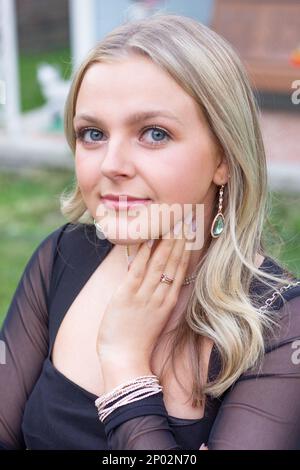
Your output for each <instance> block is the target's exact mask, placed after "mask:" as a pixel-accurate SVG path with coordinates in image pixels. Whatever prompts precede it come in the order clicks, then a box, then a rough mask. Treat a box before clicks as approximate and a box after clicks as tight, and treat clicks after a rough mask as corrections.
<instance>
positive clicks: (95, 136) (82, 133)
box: [76, 127, 102, 144]
mask: <svg viewBox="0 0 300 470" xmlns="http://www.w3.org/2000/svg"><path fill="white" fill-rule="evenodd" d="M101 134H102V132H101V131H99V130H98V129H94V128H92V127H85V128H83V129H79V131H78V132H77V133H76V138H77V139H79V140H81V141H82V142H85V143H88V144H92V143H95V142H99V141H100V139H99V137H101Z"/></svg>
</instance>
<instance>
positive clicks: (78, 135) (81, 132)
mask: <svg viewBox="0 0 300 470" xmlns="http://www.w3.org/2000/svg"><path fill="white" fill-rule="evenodd" d="M150 129H158V130H159V131H162V132H164V133H165V134H166V137H167V141H168V140H170V139H171V136H170V134H169V133H168V132H167V131H166V130H165V129H163V128H162V127H159V126H157V125H155V124H154V125H152V126H148V127H144V128H143V129H142V130H141V132H142V134H144V133H145V132H146V131H147V130H150ZM87 131H100V132H101V133H102V131H101V129H97V128H96V127H81V128H79V129H78V130H76V131H75V139H76V140H77V139H78V140H79V141H80V142H83V143H84V144H85V145H95V144H98V143H99V142H101V141H94V142H86V141H85V140H84V134H85V132H87ZM103 134H104V133H103ZM161 143H164V142H162V141H158V142H150V143H149V145H152V146H157V145H160V144H161Z"/></svg>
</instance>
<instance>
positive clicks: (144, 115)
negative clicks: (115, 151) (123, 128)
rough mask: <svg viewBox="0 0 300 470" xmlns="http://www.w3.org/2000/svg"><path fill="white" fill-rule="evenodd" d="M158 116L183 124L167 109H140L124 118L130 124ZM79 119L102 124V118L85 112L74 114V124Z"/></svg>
mask: <svg viewBox="0 0 300 470" xmlns="http://www.w3.org/2000/svg"><path fill="white" fill-rule="evenodd" d="M159 116H160V117H166V118H169V119H172V120H174V121H176V122H178V124H180V125H182V126H183V122H182V121H180V119H178V117H176V116H175V115H174V114H172V113H170V112H168V111H164V110H153V111H140V112H137V113H134V114H132V115H131V116H128V117H127V118H126V119H125V124H128V125H132V124H136V123H138V122H140V121H146V120H147V119H153V118H155V117H159ZM79 119H84V120H85V121H88V122H91V123H99V124H102V119H100V118H97V117H95V116H90V115H88V114H85V113H82V114H77V115H75V117H74V124H75V122H76V121H78V120H79Z"/></svg>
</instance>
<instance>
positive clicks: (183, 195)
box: [74, 56, 227, 244]
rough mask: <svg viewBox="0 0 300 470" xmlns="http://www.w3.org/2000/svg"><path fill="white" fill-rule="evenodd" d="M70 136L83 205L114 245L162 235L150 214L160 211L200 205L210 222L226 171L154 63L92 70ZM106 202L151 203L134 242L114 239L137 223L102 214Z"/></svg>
mask: <svg viewBox="0 0 300 470" xmlns="http://www.w3.org/2000/svg"><path fill="white" fill-rule="evenodd" d="M143 113H148V116H142V114H143ZM150 114H151V116H150ZM154 126H155V127H157V128H156V129H155V128H154ZM74 128H75V132H76V135H77V139H76V152H75V166H76V175H77V180H78V184H79V187H80V190H81V193H82V197H83V199H84V202H85V204H86V206H87V208H88V210H89V212H90V214H91V215H92V217H94V218H95V219H96V220H97V221H99V223H100V225H101V226H102V227H104V224H103V223H102V222H103V221H104V220H105V226H106V227H105V230H104V232H105V234H106V236H107V238H108V239H110V240H111V241H112V242H113V243H121V244H123V243H129V244H130V243H138V241H137V240H138V239H139V240H140V239H141V238H158V237H159V236H160V235H162V234H163V233H165V232H166V231H167V226H166V225H164V221H163V220H162V221H161V222H159V219H158V221H157V220H156V222H155V220H154V217H153V214H154V212H151V217H152V218H151V217H150V209H151V210H152V208H153V209H155V210H156V211H159V208H161V207H162V206H161V205H162V204H164V207H171V205H172V204H176V203H177V204H179V205H180V207H183V205H184V204H194V203H200V204H204V210H205V218H206V219H207V218H210V217H211V215H212V212H211V211H212V210H215V209H214V208H213V202H214V200H215V194H216V185H221V184H224V183H225V182H226V181H227V166H226V163H225V161H223V160H222V158H221V156H220V155H219V154H218V152H217V147H216V145H215V143H214V140H213V138H212V135H211V133H210V130H209V127H208V125H207V123H206V121H205V119H204V117H203V116H202V114H201V113H200V111H199V108H198V106H197V104H196V102H195V101H194V100H193V99H192V98H191V96H190V95H188V94H187V93H186V92H185V91H184V90H183V89H182V88H181V87H180V86H179V85H178V84H177V83H176V82H175V81H174V80H173V79H172V77H170V76H169V75H168V74H167V73H166V72H164V71H163V70H162V69H161V68H160V67H159V66H157V65H156V64H154V63H153V62H152V61H151V60H149V59H147V58H143V57H139V56H132V57H129V58H128V59H127V58H126V59H123V60H120V61H119V62H116V63H110V64H108V63H97V64H93V65H92V66H91V67H90V68H89V69H88V71H87V72H86V74H85V76H84V78H83V81H82V84H81V87H80V90H79V94H78V98H77V103H76V114H75V118H74ZM105 194H114V195H119V194H126V195H131V196H135V197H137V198H145V199H151V204H149V205H145V206H140V211H141V212H140V217H141V218H140V219H139V220H140V221H141V224H140V226H139V230H140V237H139V238H138V237H137V235H134V236H133V237H132V230H131V232H130V233H129V232H128V231H126V235H125V236H124V232H123V235H122V236H119V235H116V234H115V233H114V232H113V229H115V228H116V227H118V228H119V230H122V226H123V228H124V227H125V224H126V223H127V224H128V223H130V221H132V220H135V221H136V218H134V217H133V216H128V213H127V211H126V210H125V211H124V210H121V211H119V212H115V210H114V209H112V208H109V207H107V206H106V205H105V204H104V203H103V201H101V197H102V196H103V195H105ZM193 207H195V206H194V205H193ZM104 212H105V217H103V214H104ZM156 213H157V212H156ZM100 216H101V217H100ZM180 218H181V217H180V216H178V215H177V216H175V217H174V222H175V223H176V221H177V219H178V220H179V219H180ZM150 220H151V221H150ZM149 223H150V224H151V233H150V230H149ZM172 225H173V224H172ZM172 225H171V226H172ZM135 226H136V224H135ZM127 227H128V225H127ZM132 227H133V226H131V228H132ZM169 228H170V227H169ZM119 233H120V232H119ZM140 242H141V240H140V241H139V243H140Z"/></svg>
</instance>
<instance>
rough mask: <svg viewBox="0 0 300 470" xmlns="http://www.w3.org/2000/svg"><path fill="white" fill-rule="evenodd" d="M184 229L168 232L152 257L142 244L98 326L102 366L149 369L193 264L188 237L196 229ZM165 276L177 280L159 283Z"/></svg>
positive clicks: (148, 249) (189, 226)
mask: <svg viewBox="0 0 300 470" xmlns="http://www.w3.org/2000/svg"><path fill="white" fill-rule="evenodd" d="M184 227H185V229H184V230H180V234H179V235H174V234H171V233H169V237H168V238H164V239H162V240H159V242H158V245H157V247H156V249H155V250H154V253H153V255H152V256H151V257H150V253H151V248H150V247H149V245H148V243H147V242H145V243H142V244H141V245H140V247H139V250H138V252H137V254H136V256H135V258H134V260H133V261H132V264H131V267H130V270H129V271H128V273H127V276H126V277H125V279H124V282H123V283H122V284H121V286H120V287H119V288H118V289H117V291H116V292H115V293H114V295H113V296H112V299H111V300H110V302H109V304H108V306H107V308H106V310H105V312H104V315H103V319H102V321H101V324H100V327H99V332H98V338H97V352H98V355H99V359H100V363H101V365H102V366H103V364H108V367H109V364H118V369H120V365H121V366H122V364H124V365H125V368H127V367H128V368H130V367H131V369H133V368H134V367H135V366H136V367H137V368H139V369H141V368H142V367H144V368H145V369H147V368H148V369H149V370H150V358H151V354H152V351H153V349H154V347H155V344H156V341H157V338H158V337H159V335H160V333H161V332H162V330H163V328H164V326H165V325H166V323H167V320H168V318H169V315H170V313H171V311H172V309H173V308H174V307H175V305H176V303H177V299H178V294H179V291H180V288H181V286H182V283H183V281H184V277H185V273H186V269H187V266H188V263H189V258H190V253H191V250H189V249H185V248H186V238H185V236H187V234H188V233H191V224H189V225H188V226H187V225H184ZM182 232H184V234H182ZM183 235H184V236H183ZM162 273H165V274H166V275H167V276H168V277H170V278H172V279H174V281H173V283H172V284H171V285H169V284H167V283H162V282H160V277H161V274H162Z"/></svg>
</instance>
